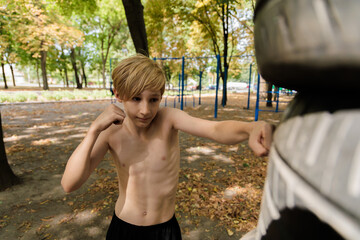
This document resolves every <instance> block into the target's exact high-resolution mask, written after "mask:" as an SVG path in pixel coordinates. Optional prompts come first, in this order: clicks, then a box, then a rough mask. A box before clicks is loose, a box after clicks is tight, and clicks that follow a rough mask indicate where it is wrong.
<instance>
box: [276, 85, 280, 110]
mask: <svg viewBox="0 0 360 240" xmlns="http://www.w3.org/2000/svg"><path fill="white" fill-rule="evenodd" d="M275 89H277V91H276V92H275V94H276V108H275V112H279V97H280V94H279V92H280V88H279V87H277V88H275Z"/></svg>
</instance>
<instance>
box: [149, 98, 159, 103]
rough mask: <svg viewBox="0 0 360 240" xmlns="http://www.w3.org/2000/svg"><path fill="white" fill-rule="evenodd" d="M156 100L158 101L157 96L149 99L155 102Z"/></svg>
mask: <svg viewBox="0 0 360 240" xmlns="http://www.w3.org/2000/svg"><path fill="white" fill-rule="evenodd" d="M157 101H159V99H158V98H151V99H150V102H157Z"/></svg>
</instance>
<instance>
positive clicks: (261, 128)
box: [249, 121, 275, 156]
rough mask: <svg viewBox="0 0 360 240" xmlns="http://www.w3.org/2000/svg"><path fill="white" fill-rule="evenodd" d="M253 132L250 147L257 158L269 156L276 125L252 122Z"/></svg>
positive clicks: (250, 137)
mask: <svg viewBox="0 0 360 240" xmlns="http://www.w3.org/2000/svg"><path fill="white" fill-rule="evenodd" d="M251 124H252V125H253V126H252V130H251V131H250V133H249V147H250V148H251V149H252V150H253V151H254V153H255V155H256V156H267V155H268V154H269V150H270V146H271V142H272V135H273V131H274V129H275V126H274V125H271V124H268V123H266V122H262V121H259V122H252V123H251Z"/></svg>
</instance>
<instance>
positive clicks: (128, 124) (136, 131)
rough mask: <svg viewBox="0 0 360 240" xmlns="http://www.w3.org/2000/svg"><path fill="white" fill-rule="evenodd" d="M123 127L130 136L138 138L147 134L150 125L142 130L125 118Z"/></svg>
mask: <svg viewBox="0 0 360 240" xmlns="http://www.w3.org/2000/svg"><path fill="white" fill-rule="evenodd" d="M123 125H124V126H125V127H126V128H127V129H128V131H129V132H130V133H131V134H133V135H134V136H136V137H139V138H144V137H146V135H147V132H148V130H149V128H150V124H149V125H148V126H146V127H144V128H141V127H138V126H136V124H134V123H133V122H132V121H131V120H130V119H129V118H125V120H124V122H123Z"/></svg>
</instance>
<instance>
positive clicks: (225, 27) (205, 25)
mask: <svg viewBox="0 0 360 240" xmlns="http://www.w3.org/2000/svg"><path fill="white" fill-rule="evenodd" d="M250 3H251V2H250V1H246V0H243V1H238V0H207V1H205V0H197V1H195V0H179V1H178V5H179V14H180V15H181V16H182V19H183V20H184V21H189V22H191V23H192V24H196V25H197V27H198V28H199V29H200V34H201V36H202V37H203V38H204V39H209V40H210V42H211V49H212V52H213V53H214V54H215V55H220V56H222V57H221V58H220V77H221V79H222V80H223V99H222V104H223V106H225V105H226V102H227V92H226V89H227V88H226V79H227V75H228V74H227V73H228V69H229V68H230V62H231V59H232V56H233V54H234V53H239V52H241V49H239V47H238V45H239V40H241V38H244V37H247V35H246V34H245V33H242V34H241V31H240V30H243V29H244V28H245V27H244V25H243V23H244V22H246V23H247V21H243V20H242V19H241V18H239V17H238V12H239V10H243V9H246V8H247V7H249V6H250V5H249V4H250ZM245 12H247V11H245ZM236 19H237V20H239V21H242V22H239V23H240V24H239V23H237V24H235V20H236ZM247 27H248V28H249V26H247ZM193 29H195V28H193ZM249 29H251V28H249Z"/></svg>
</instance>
